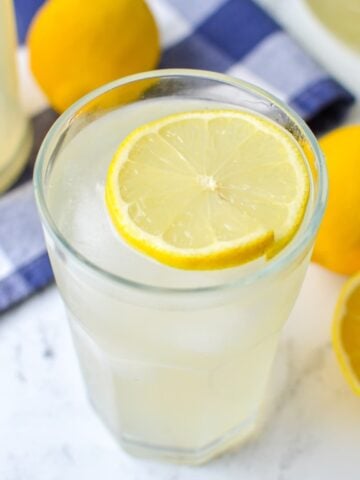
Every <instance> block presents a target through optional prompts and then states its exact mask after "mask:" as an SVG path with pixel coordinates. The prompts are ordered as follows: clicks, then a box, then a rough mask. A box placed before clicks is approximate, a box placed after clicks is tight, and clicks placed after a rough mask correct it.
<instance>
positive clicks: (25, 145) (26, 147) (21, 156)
mask: <svg viewBox="0 0 360 480" xmlns="http://www.w3.org/2000/svg"><path fill="white" fill-rule="evenodd" d="M31 147H32V131H31V127H30V125H29V124H27V125H26V127H25V128H24V131H23V134H22V137H21V139H20V141H19V143H18V146H17V148H16V149H15V151H14V152H13V153H12V155H11V156H10V158H9V159H8V160H7V161H6V162H5V164H4V166H2V168H0V193H1V192H4V191H5V190H7V189H8V188H9V187H10V186H11V185H12V184H13V183H15V181H16V180H17V179H18V177H19V176H20V174H21V172H22V171H23V169H24V167H25V165H26V162H27V159H28V155H29V152H30V149H31Z"/></svg>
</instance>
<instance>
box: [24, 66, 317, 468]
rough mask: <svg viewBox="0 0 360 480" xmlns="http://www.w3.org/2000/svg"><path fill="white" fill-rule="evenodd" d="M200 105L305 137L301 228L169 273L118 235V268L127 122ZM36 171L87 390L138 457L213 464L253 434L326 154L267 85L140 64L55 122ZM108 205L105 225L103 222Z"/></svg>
mask: <svg viewBox="0 0 360 480" xmlns="http://www.w3.org/2000/svg"><path fill="white" fill-rule="evenodd" d="M201 105H202V106H204V107H205V106H206V107H210V108H211V107H212V108H214V106H215V107H216V106H219V105H221V108H231V109H247V110H250V111H252V112H254V113H258V114H260V115H263V116H266V117H268V118H269V119H271V120H272V121H273V122H276V123H277V124H279V125H281V126H282V127H283V128H284V129H286V130H287V131H288V132H289V133H290V134H291V135H292V136H293V138H294V139H295V141H296V142H297V143H298V144H299V146H300V147H301V149H302V151H303V154H304V161H305V163H306V165H307V167H308V171H309V177H310V180H311V195H310V199H309V205H308V208H307V212H306V215H305V218H304V220H303V222H302V225H301V227H300V228H299V231H298V233H297V234H296V236H295V237H294V238H293V239H292V240H291V242H290V244H289V245H288V246H287V247H286V248H284V249H283V250H282V251H281V252H280V253H279V254H278V255H277V256H275V257H274V258H273V259H271V260H269V261H265V260H260V261H256V262H251V263H249V264H247V265H244V266H241V267H237V268H233V269H225V270H222V271H220V270H219V271H215V272H201V273H199V272H184V271H180V270H176V269H171V268H170V267H164V266H163V267H162V268H163V269H164V271H163V270H161V267H160V266H159V267H158V266H156V265H155V262H154V261H152V260H148V259H146V258H145V257H144V258H140V254H138V256H139V258H138V257H136V255H135V253H134V252H131V249H130V248H129V247H127V246H125V245H121V244H120V243H119V247H118V248H119V249H123V261H122V263H121V264H120V266H119V267H116V268H115V267H114V266H113V262H115V260H114V258H115V256H116V255H117V254H118V252H112V251H110V250H111V248H110V247H109V246H108V244H106V242H105V241H104V243H101V241H99V238H101V235H103V231H104V230H108V229H110V226H109V225H108V224H107V223H106V222H107V221H108V219H106V218H105V217H106V210H105V207H103V205H102V199H103V193H104V184H105V177H106V170H107V166H108V164H109V162H110V160H111V156H112V155H113V153H114V151H116V148H117V146H118V143H119V141H120V138H122V137H123V136H125V134H127V133H128V132H125V131H123V130H126V128H128V129H129V130H131V129H132V128H133V127H134V125H135V124H137V125H139V124H141V123H144V122H145V121H149V120H151V119H153V118H158V117H161V116H163V115H164V114H165V112H166V113H171V111H179V110H188V109H189V106H191V108H195V107H196V106H197V107H199V106H201ZM150 106H151V108H150ZM111 119H112V120H111ZM114 122H115V123H114ZM114 125H115V127H114ZM85 167H86V168H85ZM71 172H72V174H71ZM91 172H94V175H93V176H92V173H91ZM34 182H35V192H36V198H37V204H38V208H39V211H40V214H41V218H42V224H43V228H44V232H45V237H46V243H47V248H48V252H49V255H50V259H51V263H52V266H53V269H54V273H55V278H56V282H57V285H58V288H59V290H60V293H61V296H62V298H63V301H64V304H65V308H66V312H67V317H68V319H69V322H70V327H71V331H72V335H73V340H74V344H75V348H76V351H77V354H78V358H79V361H80V365H81V369H82V372H83V375H84V378H85V383H86V386H87V391H88V394H89V398H90V401H91V403H92V404H93V406H94V407H95V410H96V411H97V412H98V414H99V416H100V417H101V419H102V420H103V421H104V422H105V424H106V425H107V426H108V428H109V429H110V431H111V432H112V433H113V434H114V436H115V438H116V439H117V440H118V442H119V443H120V445H121V446H122V447H123V448H124V449H126V450H127V451H129V452H130V453H133V454H136V455H142V456H150V457H157V458H163V459H167V460H172V461H176V462H184V463H201V462H204V461H206V460H208V459H210V458H212V457H213V456H215V455H217V454H218V453H220V452H222V451H223V450H225V449H227V448H229V447H230V446H232V445H234V444H235V443H238V442H239V441H240V440H241V439H245V438H246V437H247V435H248V434H249V432H251V430H252V429H253V428H254V425H255V424H256V420H257V418H258V414H259V409H260V406H261V403H262V401H263V397H264V392H265V388H266V384H267V379H268V376H269V372H270V368H271V365H272V361H273V358H274V355H275V352H276V348H277V344H278V340H279V336H280V332H281V329H282V327H283V325H284V323H285V321H286V320H287V318H288V316H289V313H290V311H291V309H292V306H293V304H294V302H295V299H296V297H297V295H298V292H299V289H300V286H301V284H302V281H303V278H304V274H305V271H306V268H307V266H308V263H309V260H310V256H311V250H312V246H313V243H314V238H315V234H316V232H317V229H318V227H319V223H320V220H321V218H322V215H323V211H324V206H325V203H326V195H327V177H326V171H325V166H324V161H323V158H322V155H321V152H320V150H319V146H318V144H317V141H316V139H315V137H314V136H313V134H312V133H311V131H310V130H309V128H308V127H307V126H306V124H305V123H304V122H303V121H302V120H301V119H300V118H299V116H298V115H297V114H296V113H295V112H293V111H292V110H291V109H290V108H288V107H287V106H286V105H284V104H283V103H282V102H280V101H279V100H277V99H276V98H274V97H273V96H272V95H270V94H269V93H266V92H264V91H263V90H261V89H259V88H257V87H255V86H254V85H250V84H248V83H246V82H243V81H241V80H238V79H235V78H231V77H229V76H226V75H222V74H218V73H213V72H204V71H196V70H162V71H153V72H148V73H143V74H137V75H134V76H130V77H127V78H123V79H121V80H118V81H115V82H113V83H110V84H108V85H106V86H104V87H102V88H100V89H98V90H96V91H94V92H92V93H90V94H89V95H87V96H85V97H84V98H82V99H81V100H79V101H78V102H77V103H76V104H74V105H73V106H72V107H71V108H70V109H69V110H68V111H66V112H65V113H64V114H63V115H62V116H61V117H60V118H59V119H58V120H57V121H56V123H55V124H54V126H53V127H52V129H51V130H50V132H49V133H48V135H47V137H46V139H45V141H44V143H43V145H42V147H41V150H40V152H39V156H38V159H37V162H36V166H35V174H34ZM82 188H85V190H86V189H87V191H88V195H87V197H86V198H85V200H84V199H82V200H81V202H83V204H82V205H81V206H80V203H79V202H80V200H79V201H77V200H76V196H75V197H74V196H73V195H75V194H77V193H78V192H79V191H80V190H81V189H82ZM97 195H98V197H97ZM97 198H98V199H97ZM74 199H75V200H74ZM93 202H95V203H93ZM99 212H103V217H104V219H100V217H99V219H98V221H99V222H100V221H104V222H105V223H104V224H103V225H104V226H103V228H101V229H99V231H96V229H95V223H96V222H95V218H97V216H98V215H100V213H99ZM74 218H76V221H73V220H70V219H74ZM83 228H84V229H85V230H86V232H87V233H86V235H83V236H81V235H82V234H81V231H82V230H81V229H83ZM88 229H89V230H88ZM85 230H84V231H85ZM100 230H101V231H100ZM78 235H80V237H81V238H80V237H78ZM114 235H115V233H114ZM96 242H97V244H96V247H94V243H96ZM115 254H116V255H115ZM104 259H105V260H106V259H107V263H106V261H105V260H104ZM104 262H105V263H104ZM137 262H140V263H138V264H137ZM104 265H105V266H104ZM157 269H159V270H157ZM159 272H160V273H161V275H165V277H164V278H165V280H164V281H161V278H162V277H161V275H160V273H159Z"/></svg>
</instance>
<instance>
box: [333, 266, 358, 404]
mask: <svg viewBox="0 0 360 480" xmlns="http://www.w3.org/2000/svg"><path fill="white" fill-rule="evenodd" d="M332 340H333V346H334V350H335V353H336V356H337V359H338V361H339V364H340V367H341V370H342V372H343V373H344V376H345V378H346V380H347V381H348V383H349V385H350V387H351V388H352V389H353V391H354V392H355V393H356V394H357V395H360V273H359V274H357V275H355V276H353V277H351V278H350V279H349V280H348V281H347V282H346V283H345V285H344V287H343V288H342V290H341V293H340V296H339V300H338V303H337V306H336V309H335V314H334V319H333V328H332Z"/></svg>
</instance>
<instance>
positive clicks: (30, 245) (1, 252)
mask: <svg viewBox="0 0 360 480" xmlns="http://www.w3.org/2000/svg"><path fill="white" fill-rule="evenodd" d="M148 2H149V4H150V6H151V8H152V9H153V11H154V14H155V16H156V19H157V21H158V25H159V27H160V31H161V36H162V43H163V48H164V53H163V57H162V60H161V67H187V68H200V69H206V70H216V71H220V72H227V73H229V74H231V75H234V76H236V77H241V78H243V79H245V80H248V81H250V82H252V83H255V84H257V85H259V86H262V87H263V88H265V89H267V90H269V91H271V92H272V93H274V94H275V95H277V96H278V97H280V98H281V99H282V100H284V101H285V102H287V103H288V104H290V105H291V106H292V107H293V108H294V109H295V110H297V111H298V112H299V113H300V114H301V115H302V116H303V117H304V118H305V119H306V120H307V121H308V122H309V124H310V125H311V126H312V127H313V128H317V129H319V128H321V129H324V128H326V127H328V126H329V125H330V124H331V122H334V121H335V122H336V121H337V120H339V119H340V118H341V115H342V114H343V113H344V110H345V109H346V107H347V106H349V105H350V104H351V102H352V97H351V95H350V94H349V93H348V92H347V91H346V90H345V89H344V88H343V87H342V86H341V85H339V84H338V83H337V82H335V81H334V80H333V79H331V78H330V77H329V76H328V75H327V73H326V72H325V71H324V70H323V69H322V68H321V67H319V65H317V64H316V63H315V62H314V61H313V60H312V59H311V58H310V57H309V56H308V55H307V54H306V53H304V51H302V49H301V48H299V46H298V45H297V44H296V42H294V41H293V40H292V39H291V38H290V36H289V35H288V34H287V33H286V32H284V31H283V30H282V29H281V28H280V27H279V25H278V24H277V23H275V22H274V21H273V20H272V19H271V18H270V17H269V16H268V15H267V14H266V13H265V12H264V11H263V10H261V9H260V8H259V7H258V6H257V5H256V4H255V3H253V2H252V1H251V0H148ZM42 3H43V0H27V1H26V2H24V1H23V0H15V6H16V9H17V26H18V33H19V39H20V42H21V43H23V42H24V39H25V36H26V31H27V29H28V25H29V23H30V21H31V18H32V16H33V15H34V13H35V11H36V10H37V8H38V7H39V6H40V5H41V4H42ZM22 48H24V47H22ZM28 94H29V95H31V92H29V93H28ZM54 118H55V115H54V113H53V112H52V111H51V110H49V109H48V108H46V106H45V108H44V111H43V112H40V113H39V114H37V115H36V116H35V117H34V119H33V123H34V127H35V151H34V152H33V154H32V157H34V154H35V153H36V149H37V147H38V144H39V142H40V140H41V138H42V137H43V136H44V134H45V133H46V131H47V129H48V128H49V127H50V125H51V123H52V122H53V120H54ZM30 176H31V162H30V163H29V167H28V169H27V172H25V174H24V176H23V178H22V180H21V181H20V182H19V183H18V184H17V186H15V187H14V188H13V189H12V190H11V191H10V192H8V193H6V194H5V195H3V196H2V197H1V198H0V311H4V310H6V309H7V308H9V307H11V306H12V305H14V304H15V303H17V302H19V301H20V300H23V299H24V298H26V297H28V296H29V295H30V294H32V293H33V292H35V291H37V290H38V289H40V288H42V287H44V286H45V285H47V284H48V283H50V282H51V281H52V278H53V277H52V272H51V268H50V265H49V261H48V258H47V255H46V250H45V245H44V241H43V236H42V232H41V227H40V222H39V218H38V215H37V212H36V208H35V204H34V198H33V191H32V186H31V180H30Z"/></svg>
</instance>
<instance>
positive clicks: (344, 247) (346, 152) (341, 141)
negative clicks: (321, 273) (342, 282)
mask: <svg viewBox="0 0 360 480" xmlns="http://www.w3.org/2000/svg"><path fill="white" fill-rule="evenodd" d="M320 146H321V148H322V150H323V152H324V154H325V158H326V164H327V168H328V172H329V187H330V188H329V200H328V206H327V209H326V212H325V216H324V219H323V222H322V224H321V226H320V231H319V234H318V237H317V241H316V243H315V250H314V257H313V259H314V260H315V261H316V262H318V263H320V264H321V265H323V266H325V267H327V268H329V269H330V270H333V271H335V272H338V273H342V274H352V273H355V272H357V271H359V270H360V125H351V126H345V127H342V128H339V129H337V130H334V131H333V132H331V133H329V134H328V135H325V136H324V137H323V138H321V139H320Z"/></svg>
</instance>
